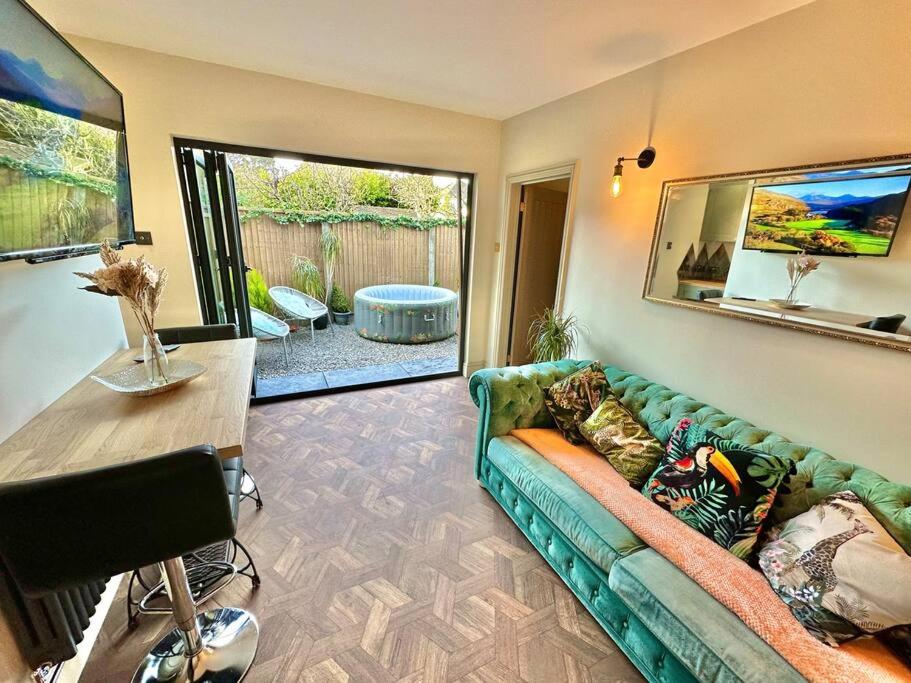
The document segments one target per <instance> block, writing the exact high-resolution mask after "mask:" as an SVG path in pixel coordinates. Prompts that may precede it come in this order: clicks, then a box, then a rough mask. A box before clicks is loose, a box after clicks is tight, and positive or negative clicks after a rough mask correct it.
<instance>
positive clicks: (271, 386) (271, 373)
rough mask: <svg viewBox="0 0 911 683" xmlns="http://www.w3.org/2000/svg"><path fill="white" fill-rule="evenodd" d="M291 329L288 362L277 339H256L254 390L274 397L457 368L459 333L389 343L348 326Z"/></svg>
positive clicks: (258, 393) (451, 370)
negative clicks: (436, 338) (437, 338)
mask: <svg viewBox="0 0 911 683" xmlns="http://www.w3.org/2000/svg"><path fill="white" fill-rule="evenodd" d="M333 329H334V333H333V331H332V330H330V329H329V328H327V329H325V330H316V332H315V334H316V340H315V341H311V339H310V330H309V329H308V328H306V327H304V328H302V329H300V330H298V331H297V332H292V333H291V338H292V342H291V343H292V349H293V350H292V351H291V352H290V358H289V362H288V364H287V365H286V363H285V355H284V353H283V351H282V344H281V342H280V341H260V342H259V343H258V344H257V350H256V367H257V395H258V396H274V395H278V394H285V393H297V392H301V391H316V390H319V389H331V388H338V387H345V386H352V385H356V384H363V383H367V382H380V381H389V380H396V379H408V378H411V377H421V376H425V375H433V374H438V373H441V372H453V371H455V370H457V369H458V355H459V341H458V340H459V337H458V335H455V336H452V337H450V338H449V339H445V340H443V341H439V342H430V343H427V344H387V343H382V342H375V341H371V340H369V339H364V338H363V337H361V336H360V335H358V333H357V331H356V329H355V328H354V327H353V326H351V325H336V326H334V328H333Z"/></svg>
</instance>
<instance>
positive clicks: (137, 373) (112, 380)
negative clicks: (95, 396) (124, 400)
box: [92, 358, 206, 396]
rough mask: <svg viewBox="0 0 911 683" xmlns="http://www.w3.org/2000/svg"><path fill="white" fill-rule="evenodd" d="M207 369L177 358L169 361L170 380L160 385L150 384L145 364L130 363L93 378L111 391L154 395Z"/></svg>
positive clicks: (178, 384)
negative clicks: (120, 368)
mask: <svg viewBox="0 0 911 683" xmlns="http://www.w3.org/2000/svg"><path fill="white" fill-rule="evenodd" d="M205 371H206V367H205V366H204V365H200V364H199V363H197V362H195V361H192V360H186V359H183V358H175V359H174V360H172V361H170V363H168V370H167V375H168V381H167V382H166V383H165V384H159V385H158V386H153V385H151V384H149V377H148V375H146V369H145V366H144V365H130V366H129V367H126V368H123V369H122V370H118V371H117V372H113V373H111V374H110V375H103V376H98V375H92V379H93V380H95V381H96V382H98V383H99V384H101V385H102V386H105V387H107V388H108V389H110V390H111V391H116V392H117V393H118V394H126V395H127V396H153V395H154V394H160V393H162V392H165V391H171V389H176V388H177V387H179V386H181V385H182V384H186V383H187V382H189V381H190V380H192V379H195V378H197V377H199V376H200V375H201V374H202V373H204V372H205Z"/></svg>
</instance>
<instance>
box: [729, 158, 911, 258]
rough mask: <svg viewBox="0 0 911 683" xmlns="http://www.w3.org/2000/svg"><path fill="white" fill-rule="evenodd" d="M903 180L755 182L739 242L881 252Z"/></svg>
mask: <svg viewBox="0 0 911 683" xmlns="http://www.w3.org/2000/svg"><path fill="white" fill-rule="evenodd" d="M909 181H911V176H908V175H897V176H888V177H866V178H850V177H849V178H844V179H838V180H828V181H823V182H818V181H817V182H805V183H795V184H789V185H766V186H761V187H756V188H755V189H754V190H753V198H752V201H751V204H750V216H749V219H748V221H747V228H746V234H745V236H744V240H743V248H744V249H760V250H763V251H785V252H792V251H793V252H798V251H805V252H807V253H808V254H818V255H843V256H852V255H857V256H886V255H888V253H889V249H890V247H891V244H892V241H893V239H894V238H895V232H896V229H897V228H898V224H899V221H900V219H901V215H902V211H903V209H904V206H905V199H906V197H907V194H908V184H909Z"/></svg>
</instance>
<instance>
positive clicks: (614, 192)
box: [610, 147, 655, 197]
mask: <svg viewBox="0 0 911 683" xmlns="http://www.w3.org/2000/svg"><path fill="white" fill-rule="evenodd" d="M624 161H635V162H636V164H637V165H638V166H639V168H648V167H649V166H651V165H652V164H653V163H655V148H654V147H646V148H645V149H643V150H642V151H641V152H639V156H637V157H617V165H616V166H614V177H613V178H612V179H611V183H610V194H611V197H619V196H620V192H621V191H622V190H623V162H624Z"/></svg>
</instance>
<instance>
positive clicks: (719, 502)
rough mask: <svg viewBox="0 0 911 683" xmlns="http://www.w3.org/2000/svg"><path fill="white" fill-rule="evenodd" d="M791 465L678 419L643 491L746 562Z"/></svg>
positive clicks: (685, 419) (784, 459) (691, 422)
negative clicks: (664, 452) (659, 460)
mask: <svg viewBox="0 0 911 683" xmlns="http://www.w3.org/2000/svg"><path fill="white" fill-rule="evenodd" d="M793 467H794V463H793V462H792V461H791V460H788V459H786V458H779V457H776V456H772V455H766V454H765V453H762V452H761V451H757V450H754V449H752V448H749V447H747V446H744V445H742V444H739V443H737V442H735V441H731V440H729V439H723V438H722V437H720V436H718V435H717V434H715V433H714V432H710V431H708V430H707V429H705V427H702V426H701V425H698V424H695V423H694V422H693V421H692V420H690V419H689V418H684V419H682V420H680V422H679V423H678V424H677V426H676V427H675V428H674V433H673V434H671V438H670V440H669V441H668V443H667V453H666V454H665V455H664V458H663V459H662V460H661V463H660V464H659V465H658V468H657V469H656V470H655V471H654V472H653V473H652V475H651V477H649V479H648V481H647V482H646V483H645V486H644V487H643V489H642V493H643V494H645V496H646V497H648V498H650V499H651V500H652V501H654V502H655V503H657V504H658V505H660V506H661V507H663V508H664V509H665V510H667V511H668V512H670V513H671V514H672V515H674V516H675V517H677V519H679V520H681V521H683V522H685V523H687V524H689V525H690V526H691V527H693V528H694V529H696V530H698V531H699V532H701V533H702V534H704V535H705V536H708V537H709V538H711V539H712V540H713V541H715V542H716V543H717V544H719V545H720V546H722V547H724V548H727V549H728V550H729V551H730V552H731V553H733V554H734V555H736V556H737V557H739V558H741V559H743V560H747V559H748V558H749V557H750V555H751V554H752V552H753V548H754V546H755V545H756V539H757V538H758V536H759V533H760V532H761V531H762V525H763V522H764V521H765V518H766V516H767V515H768V513H769V508H770V507H771V506H772V502H773V501H774V500H775V494H776V492H777V490H778V485H779V484H780V483H781V481H782V480H783V479H784V478H785V477H786V476H787V475H788V474H789V473H790V472H791V470H792V468H793Z"/></svg>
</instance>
